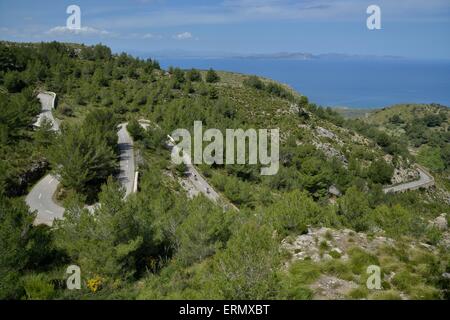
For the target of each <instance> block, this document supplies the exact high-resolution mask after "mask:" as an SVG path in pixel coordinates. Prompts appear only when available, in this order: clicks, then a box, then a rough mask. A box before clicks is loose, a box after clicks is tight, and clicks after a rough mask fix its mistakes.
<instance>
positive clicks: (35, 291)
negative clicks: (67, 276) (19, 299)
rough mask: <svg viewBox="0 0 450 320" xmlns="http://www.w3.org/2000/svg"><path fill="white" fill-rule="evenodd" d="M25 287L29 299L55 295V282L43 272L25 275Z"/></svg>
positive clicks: (50, 297)
mask: <svg viewBox="0 0 450 320" xmlns="http://www.w3.org/2000/svg"><path fill="white" fill-rule="evenodd" d="M23 287H24V289H25V294H26V298H27V299H28V300H48V299H52V298H53V296H54V295H55V288H54V287H53V284H51V283H50V281H49V280H48V279H47V278H46V277H45V276H44V275H43V274H37V275H35V274H32V275H28V276H25V277H24V278H23Z"/></svg>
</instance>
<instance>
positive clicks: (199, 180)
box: [168, 136, 220, 202]
mask: <svg viewBox="0 0 450 320" xmlns="http://www.w3.org/2000/svg"><path fill="white" fill-rule="evenodd" d="M168 138H169V141H168V145H169V146H170V147H171V148H175V150H178V147H177V146H175V145H174V143H173V138H172V137H171V136H168ZM178 152H180V151H179V150H178ZM183 160H184V163H185V164H186V167H187V171H186V176H187V178H188V179H189V181H190V182H191V183H192V185H193V186H194V187H195V188H196V189H197V190H198V191H199V192H201V193H203V194H204V195H205V196H206V197H207V198H209V199H210V200H212V201H214V202H218V201H219V200H220V195H219V194H218V193H217V192H216V191H215V190H214V188H213V187H212V186H211V185H210V184H209V183H208V182H207V181H206V180H205V179H204V178H203V177H202V175H201V174H200V173H199V172H198V171H197V169H196V168H195V166H194V165H193V164H192V163H191V161H190V156H189V155H188V154H186V153H183Z"/></svg>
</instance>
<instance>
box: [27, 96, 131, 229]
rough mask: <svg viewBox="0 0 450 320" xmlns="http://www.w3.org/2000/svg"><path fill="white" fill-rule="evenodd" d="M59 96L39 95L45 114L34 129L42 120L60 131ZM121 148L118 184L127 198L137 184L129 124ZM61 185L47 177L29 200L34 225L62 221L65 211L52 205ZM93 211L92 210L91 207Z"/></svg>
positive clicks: (122, 134)
mask: <svg viewBox="0 0 450 320" xmlns="http://www.w3.org/2000/svg"><path fill="white" fill-rule="evenodd" d="M55 96H56V95H54V94H52V93H40V94H39V95H38V98H39V100H40V101H41V105H42V113H41V114H40V115H39V118H38V121H36V123H35V125H36V126H40V125H41V123H42V119H43V118H47V119H49V120H50V121H51V122H52V124H53V130H55V131H58V130H59V125H58V122H57V121H56V119H55V118H54V117H53V115H52V113H51V110H52V108H53V99H54V98H55ZM117 135H118V148H119V151H120V154H119V162H120V163H119V164H120V172H119V175H118V177H117V178H118V180H119V182H120V183H121V184H122V186H123V187H124V188H125V192H126V196H127V195H129V194H130V193H132V192H133V184H134V174H135V172H134V170H135V169H134V168H135V166H134V152H133V139H132V138H131V136H130V134H129V133H128V131H127V130H126V123H123V124H121V125H119V132H118V133H117ZM58 184H59V181H58V179H57V178H56V177H55V176H53V175H47V176H45V177H44V178H43V179H42V180H40V181H39V182H38V183H37V184H36V185H35V186H34V187H33V189H32V190H31V192H30V193H29V194H28V195H27V196H26V198H25V202H26V203H27V205H28V206H29V207H30V211H32V212H33V211H36V212H37V216H36V219H35V221H34V224H36V225H37V224H47V225H50V226H51V225H52V224H53V220H55V219H61V218H62V217H63V213H64V208H63V207H61V206H59V205H58V204H56V203H55V202H54V201H53V195H54V194H55V191H56V189H57V187H58ZM89 208H93V206H91V207H89Z"/></svg>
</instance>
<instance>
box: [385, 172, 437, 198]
mask: <svg viewBox="0 0 450 320" xmlns="http://www.w3.org/2000/svg"><path fill="white" fill-rule="evenodd" d="M417 171H418V172H419V179H418V180H416V181H411V182H407V183H402V184H399V185H396V186H392V187H387V188H384V189H383V191H384V193H396V192H403V191H408V190H417V189H419V188H421V187H428V186H429V185H430V184H434V178H433V177H432V176H431V175H430V174H429V173H427V172H426V171H425V170H423V169H422V168H420V167H418V168H417Z"/></svg>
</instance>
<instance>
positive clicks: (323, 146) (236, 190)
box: [0, 42, 450, 299]
mask: <svg viewBox="0 0 450 320" xmlns="http://www.w3.org/2000/svg"><path fill="white" fill-rule="evenodd" d="M0 86H1V88H2V90H0V91H1V92H0V108H1V109H2V110H3V112H2V113H1V114H0V119H1V122H0V142H1V144H0V151H1V152H0V154H1V155H0V207H1V209H2V210H1V216H0V237H1V241H2V243H4V244H5V245H4V246H2V248H1V249H0V259H1V260H0V277H1V278H2V279H6V280H5V281H4V284H3V285H2V287H1V288H0V297H1V298H7V299H19V298H27V299H42V298H43V299H46V298H47V299H51V298H57V299H60V298H67V299H136V298H143V299H196V298H203V299H204V298H208V299H314V298H322V297H323V296H327V294H326V293H324V292H323V290H324V287H325V288H326V287H327V286H330V285H331V284H330V281H328V280H330V279H331V280H332V281H331V282H333V281H335V282H338V283H343V284H346V285H349V288H351V289H352V290H347V291H345V292H344V291H342V292H340V293H339V294H335V295H333V294H332V290H331V289H330V288H329V290H330V292H329V295H328V296H327V297H329V298H349V299H361V298H371V299H372V298H373V299H376V298H379V297H384V298H405V299H446V298H447V299H448V285H449V283H448V277H446V276H445V274H446V273H448V272H449V271H450V270H449V267H450V260H449V253H448V252H449V251H448V246H449V234H448V230H447V222H448V217H449V214H450V204H449V203H446V202H445V201H443V198H442V194H441V193H439V192H440V189H434V188H430V189H428V190H422V189H419V190H415V191H408V190H406V191H407V192H405V193H395V194H394V193H392V194H391V193H387V194H386V193H385V192H383V190H385V189H383V188H386V187H387V186H389V185H391V184H396V185H398V184H402V183H405V182H409V181H412V180H416V179H417V178H418V177H417V176H418V172H417V170H416V168H415V167H414V162H415V157H414V155H411V154H410V152H409V150H408V148H407V146H406V145H405V144H404V140H403V136H402V131H401V130H406V129H405V128H404V127H402V126H404V125H408V124H407V123H406V124H402V125H401V124H400V123H398V124H397V123H396V124H395V127H391V126H390V124H388V123H386V122H385V120H383V119H391V118H392V117H393V115H385V116H382V115H381V114H380V113H383V112H386V111H385V110H383V111H380V113H375V114H373V115H371V116H370V117H369V118H368V119H364V120H345V119H344V118H342V117H341V116H340V115H339V114H338V113H336V112H335V111H333V110H331V109H324V108H321V107H319V106H317V105H315V104H313V103H310V102H309V101H308V99H307V97H305V96H303V95H301V94H300V93H297V92H295V91H294V90H292V89H291V88H289V87H288V86H286V85H283V84H279V83H276V82H274V81H272V80H270V79H263V78H258V77H255V76H250V75H242V74H235V73H228V72H216V71H214V70H204V71H200V70H195V69H192V70H181V69H179V68H176V67H173V68H169V70H162V69H161V68H160V66H159V63H158V62H157V61H155V60H152V59H148V60H145V61H144V60H139V59H136V58H134V57H132V56H129V55H127V54H125V53H123V54H119V55H115V54H112V53H111V50H110V49H109V48H107V47H105V46H103V45H96V46H93V47H88V46H77V45H66V44H63V43H55V42H54V43H42V44H27V45H22V44H15V43H1V44H0ZM43 90H46V91H52V92H55V94H56V96H57V105H56V110H53V115H54V116H55V117H56V118H57V121H58V123H61V132H60V133H56V132H54V131H53V130H52V125H51V124H48V123H47V124H45V123H44V124H42V125H41V126H40V127H39V128H35V127H34V126H33V124H34V123H35V120H36V118H37V117H38V115H39V113H40V102H39V100H37V98H36V96H37V94H38V92H39V91H43ZM412 110H415V109H405V110H403V111H402V112H403V113H405V114H408V116H403V113H402V114H401V117H402V120H403V121H405V122H408V123H409V122H411V125H414V124H415V123H414V121H415V119H417V117H416V116H417V114H418V112H419V111H417V114H416V115H414V113H415V112H416V111H412ZM433 110H434V109H433ZM436 110H437V109H436ZM445 110H446V109H442V110H441V109H439V111H436V112H435V113H436V114H438V115H439V119H443V118H442V117H441V114H443V113H444V111H445ZM390 111H391V110H390ZM395 112H397V111H395ZM398 112H399V113H400V109H399V111H398ZM410 112H411V113H412V115H409V113H410ZM421 115H422V114H421ZM403 117H404V118H403ZM421 118H422V116H421ZM423 118H426V121H425V120H424V121H425V122H424V123H425V125H426V126H427V129H426V130H427V132H430V134H431V133H432V134H431V135H433V137H434V138H433V139H434V140H437V141H438V142H439V143H440V144H439V147H438V146H435V145H432V144H431V142H429V141H427V144H429V145H430V147H433V148H440V149H439V150H445V146H444V144H445V143H441V142H444V141H446V140H443V139H444V136H445V137H446V133H447V132H448V131H447V129H448V118H446V120H445V121H444V120H442V121H441V120H439V121H440V122H439V126H437V125H434V124H435V122H432V121H434V118H436V117H434V116H433V117H428V115H427V114H424V115H423ZM431 118H433V119H431ZM143 120H144V121H143ZM194 121H202V123H203V126H204V128H217V129H219V130H220V131H222V132H223V131H225V129H228V128H233V129H237V128H242V129H249V128H255V129H272V128H279V130H280V169H279V171H278V173H277V174H276V175H273V176H262V175H260V168H261V166H260V165H223V164H217V163H214V164H212V165H206V164H201V165H196V168H195V170H198V175H201V177H197V180H196V179H194V180H195V181H198V179H199V178H200V180H201V179H204V180H205V183H207V184H208V185H210V186H211V188H214V190H209V187H208V191H209V192H211V191H214V192H215V191H217V192H218V194H219V197H220V201H217V202H216V201H210V199H211V197H208V196H204V195H202V194H205V192H206V193H208V191H205V190H204V189H205V188H204V187H203V189H201V190H198V187H196V185H195V184H196V183H195V182H193V180H192V179H193V178H192V172H193V171H192V169H189V168H187V167H186V166H185V165H183V164H181V165H176V164H174V163H172V162H171V158H170V150H169V149H168V147H167V135H168V134H171V133H172V132H173V131H174V130H175V129H178V128H185V129H187V130H189V131H190V132H193V124H194ZM389 121H390V120H389ZM429 121H431V123H432V124H433V126H432V127H428V125H429V124H430V122H429ZM395 122H397V119H396V121H395ZM125 123H127V130H128V132H129V133H130V136H131V137H132V138H133V150H132V151H133V155H134V157H135V164H136V168H137V169H136V170H137V171H138V172H139V177H140V180H139V190H138V192H136V193H133V194H130V195H129V196H127V197H126V198H125V192H124V190H123V189H121V183H120V179H118V178H117V177H120V170H121V167H122V166H123V165H124V160H125V161H126V160H127V159H123V156H122V155H121V154H123V153H122V152H121V150H122V149H121V147H120V146H119V142H118V139H117V133H118V130H119V127H118V125H119V124H125ZM142 123H145V124H146V125H144V126H142ZM143 127H145V128H143ZM121 128H123V125H122V127H121ZM428 130H429V131H428ZM434 132H436V134H437V135H438V136H436V135H435V134H434ZM408 137H409V136H408ZM445 139H446V138H445ZM413 141H414V140H411V143H412V142H413ZM430 141H432V140H430ZM441 144H442V146H441ZM130 145H131V144H130ZM122 151H123V150H122ZM442 152H444V151H442ZM417 158H418V159H419V160H420V157H419V156H418V157H417ZM128 160H130V161H132V157H130V159H128ZM430 169H432V170H433V168H430ZM196 172H197V171H196ZM434 172H436V173H437V174H438V175H437V178H438V179H441V178H440V177H443V176H442V175H441V173H442V172H443V171H433V173H434ZM49 173H50V174H57V176H58V179H59V182H60V185H59V187H58V190H57V191H56V193H55V194H54V196H53V201H55V202H57V203H59V204H60V205H61V206H63V207H64V208H65V212H64V218H63V219H61V220H58V221H55V222H54V224H53V226H43V225H33V221H34V219H35V213H33V214H31V215H30V214H29V208H28V207H27V206H26V204H25V201H24V200H25V196H26V195H27V194H28V193H29V192H30V190H33V188H34V187H35V183H36V182H38V181H39V180H40V179H42V178H43V177H44V176H46V174H49ZM201 181H202V180H201ZM440 181H441V180H439V183H441V182H440ZM192 188H194V189H195V188H197V190H192ZM38 198H39V195H38ZM86 205H89V206H90V207H86ZM445 213H447V215H445ZM443 214H444V215H443ZM324 228H325V229H324ZM324 230H325V231H324ZM327 231H328V232H327ZM303 236H308V237H306V238H307V239H308V241H312V242H314V243H315V245H316V246H317V248H316V249H317V250H312V249H311V250H312V251H314V252H312V251H311V252H307V253H305V254H302V259H297V258H296V255H297V254H299V253H300V252H301V251H305V250H304V249H305V248H304V247H302V246H301V245H299V244H301V243H303V241H304V238H301V237H303ZM342 237H349V238H353V239H352V240H348V239H347V240H346V241H345V247H339V238H342ZM380 237H382V238H383V239H384V240H383V241H382V242H383V243H382V246H381V245H380V246H376V248H375V247H374V246H372V245H371V244H370V243H371V239H379V238H380ZM327 241H328V242H327ZM286 243H288V244H289V243H291V244H293V245H291V246H289V245H288V246H286ZM296 243H297V244H296ZM296 246H297V247H296ZM334 247H337V248H338V249H339V250H338V251H341V252H338V254H335V253H332V252H331V251H333V250H332V249H333V248H334ZM334 251H336V250H334ZM297 260H301V261H297ZM69 264H76V265H78V266H80V268H81V270H82V272H83V285H82V289H81V290H75V291H70V290H66V289H65V287H64V278H63V275H64V272H65V268H66V267H67V265H69ZM374 264H375V265H379V266H380V267H381V270H383V279H384V280H383V289H382V290H381V291H373V290H369V289H364V285H365V282H366V278H367V273H366V269H367V267H368V266H370V265H374Z"/></svg>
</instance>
